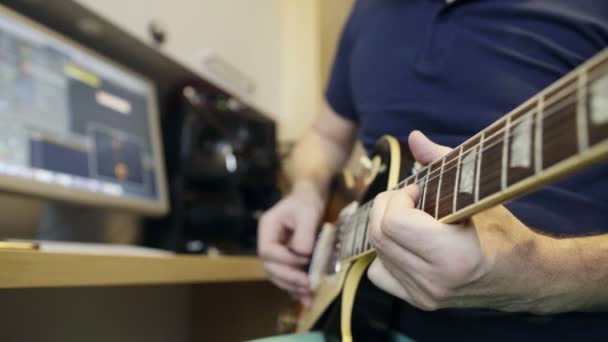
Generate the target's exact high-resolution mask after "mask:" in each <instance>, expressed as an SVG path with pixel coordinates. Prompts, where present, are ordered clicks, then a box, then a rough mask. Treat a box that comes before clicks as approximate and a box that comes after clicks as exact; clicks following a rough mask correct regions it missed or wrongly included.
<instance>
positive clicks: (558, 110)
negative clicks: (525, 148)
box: [391, 99, 575, 190]
mask: <svg viewBox="0 0 608 342" xmlns="http://www.w3.org/2000/svg"><path fill="white" fill-rule="evenodd" d="M573 103H575V99H569V100H568V101H567V102H565V103H561V104H560V107H557V108H555V110H554V111H552V112H547V115H545V116H543V119H546V118H548V117H549V116H551V115H553V114H559V113H563V112H562V111H561V109H563V108H564V107H566V106H568V105H570V104H573ZM526 115H527V114H526ZM526 115H524V116H522V117H521V118H525V117H526ZM521 118H518V119H517V120H519V119H521ZM519 123H520V122H519V121H518V122H514V123H512V125H517V124H519ZM532 124H535V122H534V121H533V120H532V122H531V123H530V125H532ZM531 129H532V128H530V130H531ZM501 131H502V138H500V139H497V140H495V141H493V142H492V143H491V144H489V145H481V144H477V145H475V146H473V147H472V148H470V149H468V150H466V151H463V152H462V155H463V156H465V155H467V154H469V153H472V156H475V158H471V159H473V160H471V161H468V162H462V161H461V162H457V163H456V164H455V165H454V166H451V167H450V168H448V169H446V170H443V171H442V172H438V170H440V169H435V170H433V171H432V172H430V173H429V174H433V175H434V176H433V177H431V178H429V179H427V180H424V178H422V179H418V180H417V181H416V182H415V183H420V182H422V183H423V185H425V184H428V183H430V182H431V181H433V180H435V179H438V178H439V177H440V176H441V175H444V174H445V173H447V172H449V171H451V170H454V169H455V168H457V167H459V166H464V165H468V164H470V163H476V162H477V158H478V157H479V156H480V155H481V154H482V153H484V152H486V151H488V150H489V149H491V148H494V147H496V146H497V145H498V144H500V143H504V142H505V141H506V140H505V139H504V130H501ZM515 134H516V133H515V132H510V133H509V135H508V138H512V137H513V136H515ZM497 137H498V135H492V136H490V137H488V138H487V140H491V139H493V138H497ZM507 140H510V139H507ZM480 145H481V146H482V148H481V149H479V146H480ZM458 148H460V146H459V147H457V148H456V149H455V150H456V151H457V150H458ZM474 150H475V151H474ZM454 159H457V158H452V159H450V161H448V162H446V163H451V162H452V161H453V160H454ZM439 160H441V159H439ZM430 165H432V164H429V165H427V166H425V167H424V168H423V169H421V170H419V171H418V174H419V173H421V172H425V171H426V169H428V168H429V166H430ZM435 173H437V175H435ZM415 176H416V175H412V176H409V177H407V178H406V179H405V180H403V181H401V182H399V183H398V185H397V187H395V188H392V189H391V190H398V189H399V187H402V186H403V185H404V184H407V182H409V181H410V180H411V179H412V178H415ZM412 184H414V183H412Z"/></svg>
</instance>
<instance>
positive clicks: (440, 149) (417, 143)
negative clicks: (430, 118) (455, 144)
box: [408, 131, 452, 165]
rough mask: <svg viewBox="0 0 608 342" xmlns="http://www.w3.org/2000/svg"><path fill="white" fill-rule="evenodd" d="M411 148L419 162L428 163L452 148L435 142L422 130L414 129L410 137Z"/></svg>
mask: <svg viewBox="0 0 608 342" xmlns="http://www.w3.org/2000/svg"><path fill="white" fill-rule="evenodd" d="M408 143H409V145H410V150H411V151H412V154H413V155H414V158H415V159H416V161H417V162H419V163H420V164H422V165H427V164H429V163H432V162H434V161H435V160H437V159H439V158H441V157H443V156H445V155H446V154H448V152H450V151H451V150H452V149H451V148H449V147H447V146H442V145H438V144H435V143H434V142H432V141H431V140H430V139H429V138H427V137H426V135H424V134H422V132H420V131H413V132H412V133H410V136H409V138H408Z"/></svg>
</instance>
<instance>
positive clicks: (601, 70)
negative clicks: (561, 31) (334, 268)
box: [337, 50, 608, 260]
mask: <svg viewBox="0 0 608 342" xmlns="http://www.w3.org/2000/svg"><path fill="white" fill-rule="evenodd" d="M606 157H608V50H605V51H603V52H601V53H600V54H598V55H597V56H595V57H593V58H592V59H590V60H589V61H587V62H586V63H584V64H582V65H581V66H579V67H578V68H577V69H575V70H574V71H572V72H570V73H569V74H567V75H566V76H564V77H563V78H561V79H560V80H559V81H557V82H555V83H554V84H552V85H551V86H549V87H548V88H547V89H545V90H543V91H542V92H540V93H539V94H537V95H536V96H534V97H533V98H531V99H529V100H528V101H526V102H525V103H523V104H522V105H521V106H519V107H517V108H516V109H514V110H513V111H512V112H510V113H509V114H507V115H505V116H504V117H502V118H501V119H499V120H498V121H496V122H494V123H493V124H492V125H490V126H489V127H487V128H486V129H484V130H483V131H481V132H479V133H478V134H476V135H475V136H473V137H472V138H471V139H469V140H467V141H466V142H464V143H463V144H462V145H460V146H458V147H456V148H455V149H454V150H453V151H452V152H450V153H449V154H448V155H446V156H445V157H443V158H441V159H439V160H437V161H435V162H433V163H432V164H430V165H428V166H426V167H424V168H422V169H421V170H419V171H418V172H417V173H416V174H415V175H412V176H410V177H408V178H406V179H405V180H403V181H402V182H400V183H399V185H398V187H397V188H403V187H405V186H407V185H411V184H417V185H418V187H419V188H420V189H421V197H420V200H419V202H418V208H419V209H421V210H424V211H425V212H426V213H428V214H429V215H431V216H433V217H435V218H436V219H438V220H439V221H441V222H444V223H452V222H457V221H459V220H462V219H464V218H467V217H470V216H471V215H474V214H475V213H478V212H480V211H482V210H484V209H487V208H489V207H492V206H494V205H497V204H501V203H504V202H506V201H508V200H510V199H513V198H515V197H518V196H521V195H523V194H525V193H528V192H531V191H533V190H536V189H538V188H540V187H542V186H544V185H546V184H548V183H551V182H553V181H556V180H558V179H561V178H563V177H565V176H568V175H570V174H572V173H574V172H575V171H577V170H581V169H583V168H585V167H588V166H589V165H591V164H593V163H596V162H599V161H601V160H603V159H605V158H606ZM370 208H371V203H366V204H364V205H363V206H362V207H361V208H360V209H359V210H358V211H357V212H356V213H355V214H354V215H352V217H351V218H349V219H347V220H346V222H343V223H342V224H341V227H340V234H339V239H338V240H339V242H338V243H339V245H338V246H337V248H338V250H337V252H338V259H340V260H343V259H348V258H352V257H354V256H357V255H359V254H364V253H366V252H368V251H370V250H372V248H371V245H370V243H369V240H368V238H367V213H368V212H369V209H370Z"/></svg>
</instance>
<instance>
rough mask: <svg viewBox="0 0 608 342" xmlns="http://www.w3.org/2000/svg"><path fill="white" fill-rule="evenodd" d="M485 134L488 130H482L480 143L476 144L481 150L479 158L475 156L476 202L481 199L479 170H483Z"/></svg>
mask: <svg viewBox="0 0 608 342" xmlns="http://www.w3.org/2000/svg"><path fill="white" fill-rule="evenodd" d="M485 136H486V132H481V136H480V137H479V144H478V145H477V146H476V149H477V150H479V153H478V154H477V156H476V157H477V158H475V161H476V163H477V165H476V166H475V168H476V169H475V182H474V183H473V184H474V186H475V189H474V192H475V197H474V200H473V201H474V202H477V201H479V172H480V171H481V156H482V153H483V150H484V146H483V142H484V137H485Z"/></svg>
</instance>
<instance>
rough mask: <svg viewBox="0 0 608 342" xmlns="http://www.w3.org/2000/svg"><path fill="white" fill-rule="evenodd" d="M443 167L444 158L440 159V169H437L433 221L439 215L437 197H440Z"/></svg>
mask: <svg viewBox="0 0 608 342" xmlns="http://www.w3.org/2000/svg"><path fill="white" fill-rule="evenodd" d="M444 166H445V157H443V158H441V167H440V168H439V181H438V182H437V195H435V197H437V198H436V199H435V219H437V215H438V214H439V196H440V195H441V193H440V190H441V181H442V179H443V167H444Z"/></svg>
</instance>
